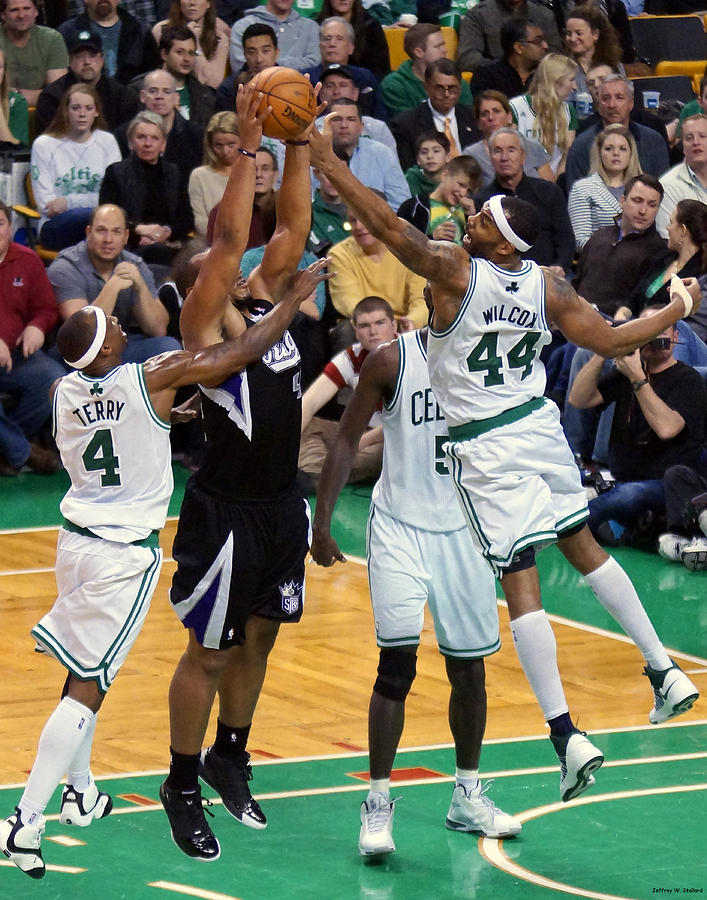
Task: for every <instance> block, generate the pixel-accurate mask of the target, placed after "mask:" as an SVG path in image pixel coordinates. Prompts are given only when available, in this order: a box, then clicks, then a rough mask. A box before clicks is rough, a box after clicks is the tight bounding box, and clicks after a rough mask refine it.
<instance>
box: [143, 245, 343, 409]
mask: <svg viewBox="0 0 707 900" xmlns="http://www.w3.org/2000/svg"><path fill="white" fill-rule="evenodd" d="M327 262H328V260H326V259H320V260H317V262H316V263H314V264H313V265H311V266H309V267H308V268H307V269H304V270H301V271H298V272H295V273H294V275H293V276H292V277H291V280H290V284H289V286H288V287H287V288H286V289H285V290H284V291H283V295H282V300H281V302H280V303H279V304H278V305H277V306H276V307H274V309H272V310H270V312H269V313H268V314H267V315H265V316H263V317H262V319H259V320H258V321H257V322H256V323H255V324H254V325H253V326H252V327H251V328H248V329H246V331H244V332H242V333H241V334H240V335H238V337H236V338H232V339H231V340H228V341H219V342H217V343H215V344H213V345H211V346H209V347H206V348H204V349H202V350H199V351H197V352H193V351H189V350H182V351H176V352H175V353H166V354H163V355H161V356H154V357H152V359H148V360H147V362H146V363H145V365H144V373H145V383H146V385H147V390H148V391H149V393H150V398H151V400H152V404H153V406H154V407H155V410H156V411H157V413H158V414H159V415H160V416H162V417H163V418H164V419H165V420H168V419H169V414H170V410H171V408H172V401H173V400H174V393H175V391H176V390H177V388H178V387H181V386H182V385H184V384H202V385H204V386H206V387H215V386H217V385H219V384H221V383H222V382H223V381H224V380H225V379H226V378H227V377H228V376H229V375H232V374H233V373H234V372H240V371H242V370H243V369H244V368H245V367H246V366H247V365H248V364H249V363H252V362H255V361H256V360H258V359H260V357H261V356H262V355H263V354H264V353H266V352H267V351H268V350H269V349H270V347H272V345H273V344H274V343H275V342H276V341H277V340H278V339H279V338H280V337H281V336H282V333H283V331H284V330H285V328H287V326H288V325H289V324H290V322H291V321H292V319H293V318H294V315H295V313H296V312H297V310H298V309H299V305H300V303H302V301H303V300H305V299H306V298H307V297H308V296H309V295H310V294H311V293H312V291H313V290H314V289H315V288H316V286H317V285H318V284H319V282H320V281H324V280H326V279H327V278H329V275H328V274H326V273H325V271H324V269H325V268H326V265H327Z"/></svg>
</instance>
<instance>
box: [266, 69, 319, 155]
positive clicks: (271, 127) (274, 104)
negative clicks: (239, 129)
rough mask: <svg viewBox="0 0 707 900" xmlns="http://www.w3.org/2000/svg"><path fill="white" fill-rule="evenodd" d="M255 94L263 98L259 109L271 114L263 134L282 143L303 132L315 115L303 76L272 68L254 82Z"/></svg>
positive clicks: (309, 86)
mask: <svg viewBox="0 0 707 900" xmlns="http://www.w3.org/2000/svg"><path fill="white" fill-rule="evenodd" d="M252 84H254V85H255V88H256V90H258V91H262V92H263V94H264V97H263V100H262V103H261V105H260V107H259V110H260V109H263V108H264V107H265V106H270V107H271V108H272V112H271V113H270V115H269V116H268V117H267V119H266V120H265V122H264V124H263V134H265V135H267V137H271V138H280V140H285V139H286V138H290V137H292V136H293V135H296V134H299V132H301V131H303V130H304V129H305V128H306V127H307V125H309V123H310V122H312V121H313V119H314V117H315V116H316V114H317V99H316V97H315V96H314V91H313V90H312V85H311V84H310V83H309V81H308V79H306V78H305V77H304V75H302V74H300V73H299V72H297V71H296V70H295V69H288V68H286V67H285V66H271V67H270V68H269V69H263V71H262V72H258V74H257V75H256V76H255V77H254V78H253V80H252Z"/></svg>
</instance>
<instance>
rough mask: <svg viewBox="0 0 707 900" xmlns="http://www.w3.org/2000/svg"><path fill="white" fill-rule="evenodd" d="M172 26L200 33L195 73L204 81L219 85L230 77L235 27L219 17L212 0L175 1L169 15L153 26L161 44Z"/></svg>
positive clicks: (197, 37)
mask: <svg viewBox="0 0 707 900" xmlns="http://www.w3.org/2000/svg"><path fill="white" fill-rule="evenodd" d="M168 25H186V26H187V27H189V28H191V30H192V31H193V32H194V34H195V36H196V62H195V64H194V74H195V75H196V77H197V78H198V79H199V81H200V82H201V83H202V84H208V85H209V87H212V88H217V87H218V86H219V85H220V84H221V82H222V81H223V79H224V78H225V77H226V66H227V64H228V45H229V42H230V40H231V29H230V28H229V27H228V25H226V23H225V22H224V21H223V19H219V18H217V16H216V13H215V11H214V6H213V3H212V0H172V5H171V6H170V8H169V16H168V17H167V18H166V19H163V20H162V21H161V22H158V23H157V24H156V25H155V27H154V28H153V29H152V34H153V35H154V38H155V40H156V41H157V43H158V44H159V42H160V37H161V36H162V29H163V28H166V27H167V26H168Z"/></svg>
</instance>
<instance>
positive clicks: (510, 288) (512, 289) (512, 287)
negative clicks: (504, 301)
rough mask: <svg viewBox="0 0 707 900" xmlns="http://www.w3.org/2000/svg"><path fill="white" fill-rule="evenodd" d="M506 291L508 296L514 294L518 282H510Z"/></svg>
mask: <svg viewBox="0 0 707 900" xmlns="http://www.w3.org/2000/svg"><path fill="white" fill-rule="evenodd" d="M506 290H507V291H508V293H509V294H515V293H516V291H517V290H518V282H517V281H511V283H510V284H508V285H506Z"/></svg>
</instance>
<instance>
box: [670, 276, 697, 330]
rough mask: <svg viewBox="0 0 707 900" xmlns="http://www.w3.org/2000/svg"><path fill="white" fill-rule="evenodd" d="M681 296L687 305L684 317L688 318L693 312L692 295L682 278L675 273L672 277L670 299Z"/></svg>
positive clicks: (685, 305)
mask: <svg viewBox="0 0 707 900" xmlns="http://www.w3.org/2000/svg"><path fill="white" fill-rule="evenodd" d="M675 296H677V297H679V298H680V299H681V300H682V302H683V305H684V307H685V314H684V315H683V316H682V318H683V319H686V318H687V317H688V316H689V315H690V313H691V312H692V297H691V296H690V292H689V291H688V289H687V288H686V287H685V285H684V284H683V283H682V280H681V279H680V278H678V276H677V275H673V277H672V278H671V279H670V299H671V300H672V299H673V297H675Z"/></svg>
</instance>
